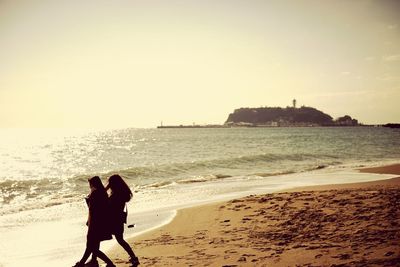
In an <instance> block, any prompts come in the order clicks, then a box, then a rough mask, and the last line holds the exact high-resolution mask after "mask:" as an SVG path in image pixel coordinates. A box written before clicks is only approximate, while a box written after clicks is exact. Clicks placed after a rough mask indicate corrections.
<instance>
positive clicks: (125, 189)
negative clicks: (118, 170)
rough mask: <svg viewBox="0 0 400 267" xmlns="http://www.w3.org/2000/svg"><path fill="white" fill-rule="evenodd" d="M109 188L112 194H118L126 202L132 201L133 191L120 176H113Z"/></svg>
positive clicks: (109, 179)
mask: <svg viewBox="0 0 400 267" xmlns="http://www.w3.org/2000/svg"><path fill="white" fill-rule="evenodd" d="M108 187H109V188H110V189H111V194H112V195H113V194H116V195H119V196H120V197H122V198H123V199H124V200H125V201H126V202H128V201H129V200H131V198H132V195H133V194H132V191H131V189H130V188H129V186H128V185H127V184H126V183H125V181H124V180H123V179H122V177H121V176H119V175H118V174H114V175H111V176H110V178H108Z"/></svg>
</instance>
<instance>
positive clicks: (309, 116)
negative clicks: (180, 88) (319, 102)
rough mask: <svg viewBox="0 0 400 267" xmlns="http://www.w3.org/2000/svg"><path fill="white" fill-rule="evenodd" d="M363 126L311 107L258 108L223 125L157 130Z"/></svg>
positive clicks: (240, 112) (243, 110)
mask: <svg viewBox="0 0 400 267" xmlns="http://www.w3.org/2000/svg"><path fill="white" fill-rule="evenodd" d="M321 126H342V127H344V126H364V125H362V124H360V123H358V120H356V119H354V118H352V117H351V116H349V115H344V116H342V117H339V118H337V119H333V118H332V117H331V116H330V115H328V114H326V113H324V112H322V111H320V110H318V109H316V108H313V107H306V106H302V107H300V108H297V107H296V100H293V106H291V107H286V108H281V107H259V108H239V109H235V110H234V112H233V113H231V114H229V116H228V119H227V120H226V121H225V123H224V124H217V125H216V124H206V125H198V124H195V123H193V125H163V124H162V123H161V125H160V126H158V127H157V128H231V127H321Z"/></svg>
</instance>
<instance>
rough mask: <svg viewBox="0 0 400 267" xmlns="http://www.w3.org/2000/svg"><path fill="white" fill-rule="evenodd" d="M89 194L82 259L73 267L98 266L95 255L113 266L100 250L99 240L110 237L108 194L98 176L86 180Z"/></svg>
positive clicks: (108, 265) (109, 265) (108, 266)
mask: <svg viewBox="0 0 400 267" xmlns="http://www.w3.org/2000/svg"><path fill="white" fill-rule="evenodd" d="M88 182H89V186H90V194H89V195H88V196H87V197H86V204H87V205H88V208H89V216H88V220H87V223H86V224H87V226H88V232H87V236H86V249H85V252H84V254H83V256H82V259H81V260H80V261H79V262H77V263H76V264H75V265H74V266H73V267H84V266H92V267H94V266H99V264H98V263H97V260H96V257H99V258H100V259H102V260H103V261H104V262H106V263H107V265H106V266H107V267H115V265H114V264H113V262H112V261H111V260H110V259H109V258H108V257H107V256H106V255H105V254H104V253H103V252H101V251H100V242H101V241H103V240H108V239H111V238H112V236H111V233H110V228H109V224H108V220H107V215H108V199H107V198H108V196H107V192H106V190H105V188H104V186H103V183H102V182H101V180H100V177H98V176H94V177H92V178H90V179H89V180H88ZM90 254H92V257H93V259H92V261H91V262H89V263H88V264H86V265H85V262H86V260H87V259H88V258H89V256H90Z"/></svg>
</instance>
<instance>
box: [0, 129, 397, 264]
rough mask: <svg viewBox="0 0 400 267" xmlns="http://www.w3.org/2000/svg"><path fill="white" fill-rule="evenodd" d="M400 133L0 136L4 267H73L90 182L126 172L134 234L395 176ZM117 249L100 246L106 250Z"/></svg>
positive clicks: (4, 132)
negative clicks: (203, 213) (236, 205)
mask: <svg viewBox="0 0 400 267" xmlns="http://www.w3.org/2000/svg"><path fill="white" fill-rule="evenodd" d="M399 147H400V131H399V130H398V129H388V128H374V127H336V128H335V127H332V128H330V127H321V128H294V127H291V128H213V129H206V128H200V129H118V130H68V131H66V130H55V129H1V130H0V203H1V206H0V216H1V217H0V236H1V238H0V266H1V267H14V266H26V265H28V264H29V265H30V266H68V265H72V264H73V263H74V262H76V261H77V260H79V258H80V257H81V255H82V253H83V250H84V247H85V234H86V225H85V222H86V218H87V208H86V204H85V202H84V197H85V196H86V195H87V194H88V192H89V188H88V183H87V179H88V178H90V177H92V176H94V175H99V176H100V177H101V178H102V179H103V181H104V182H105V181H106V178H107V177H109V176H110V175H111V174H114V173H118V174H120V175H121V176H122V177H123V178H124V179H125V180H126V182H127V183H128V184H129V186H130V187H131V189H132V190H133V191H134V197H133V199H132V201H131V202H129V205H128V207H129V218H128V220H129V223H132V224H133V223H135V224H136V227H135V228H128V229H126V235H128V236H132V235H135V234H138V233H140V232H142V231H146V230H149V229H151V228H154V227H157V226H159V225H161V224H163V223H166V222H168V221H170V220H172V218H173V217H174V215H175V213H176V210H177V209H179V208H182V207H186V206H191V205H197V204H200V203H207V202H212V201H218V200H225V199H230V198H235V197H240V196H245V195H249V194H255V193H268V192H276V191H279V190H283V189H287V188H291V187H296V186H305V185H319V184H334V183H348V182H361V181H369V180H376V179H385V178H390V177H393V175H378V174H376V175H375V174H363V173H359V172H357V171H355V169H357V168H360V167H367V166H379V165H385V164H391V163H398V162H399V160H400V149H399ZM114 244H115V241H107V242H104V244H103V243H102V248H103V249H105V250H107V248H109V247H110V246H112V245H114Z"/></svg>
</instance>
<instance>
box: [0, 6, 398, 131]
mask: <svg viewBox="0 0 400 267" xmlns="http://www.w3.org/2000/svg"><path fill="white" fill-rule="evenodd" d="M399 14H400V2H399V1H396V0H393V1H388V0H374V1H372V0H358V1H356V0H348V1H345V0H336V1H329V0H326V1H319V0H309V1H305V0H293V1H287V0H263V1H257V0H242V1H239V0H197V1H194V0H179V1H178V0H168V1H166V0H143V1H139V0H138V1H136V0H113V1H110V0H85V1H82V0H58V1H55V0H26V1H24V0H0V127H2V128H13V127H56V128H58V127H61V128H74V127H79V128H92V127H101V128H117V127H122V128H125V127H139V128H142V127H146V128H147V127H155V126H157V125H159V124H160V123H161V121H162V122H163V124H164V125H167V124H192V123H196V124H212V123H216V124H221V123H224V122H225V120H226V119H227V117H228V115H229V113H231V112H233V110H234V109H237V108H241V107H261V106H268V107H277V106H280V107H286V106H290V105H291V104H292V100H293V99H296V100H297V103H298V106H301V105H305V106H311V107H315V108H317V109H319V110H321V111H323V112H325V113H327V114H329V115H331V116H332V117H334V118H337V117H339V116H343V115H346V114H347V115H350V116H352V117H354V118H356V119H358V120H359V121H360V122H362V123H366V124H376V123H388V122H400V105H399V100H400V15H399Z"/></svg>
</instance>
